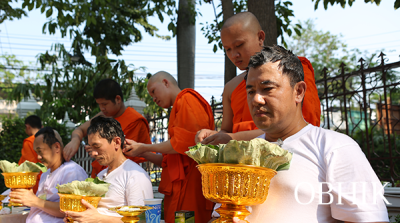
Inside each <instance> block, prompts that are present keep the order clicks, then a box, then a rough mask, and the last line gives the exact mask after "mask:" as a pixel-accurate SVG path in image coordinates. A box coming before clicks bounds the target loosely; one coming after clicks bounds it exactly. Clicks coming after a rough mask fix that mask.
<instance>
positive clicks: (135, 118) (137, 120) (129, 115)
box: [91, 107, 151, 178]
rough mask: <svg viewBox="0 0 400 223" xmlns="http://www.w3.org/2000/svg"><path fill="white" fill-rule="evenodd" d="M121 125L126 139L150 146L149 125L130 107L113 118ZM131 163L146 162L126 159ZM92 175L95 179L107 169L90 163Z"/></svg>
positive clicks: (96, 163)
mask: <svg viewBox="0 0 400 223" xmlns="http://www.w3.org/2000/svg"><path fill="white" fill-rule="evenodd" d="M114 119H115V120H117V121H118V122H119V123H120V124H121V128H122V131H123V132H124V134H125V138H126V139H132V140H134V141H136V142H141V143H146V144H151V140H150V135H149V132H150V131H149V123H148V122H147V120H146V119H145V118H144V117H143V115H141V114H140V113H139V112H137V111H136V110H135V109H133V108H131V107H127V108H126V109H125V111H124V113H122V115H121V116H119V117H117V118H114ZM127 158H129V159H130V160H132V161H133V162H136V163H143V162H145V161H147V160H146V159H145V158H143V157H127ZM92 167H93V169H92V174H91V177H92V178H95V177H96V176H97V174H98V173H100V171H102V170H103V169H105V168H107V166H102V165H100V164H99V162H97V160H95V161H93V162H92Z"/></svg>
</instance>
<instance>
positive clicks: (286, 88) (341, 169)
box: [234, 46, 389, 223]
mask: <svg viewBox="0 0 400 223" xmlns="http://www.w3.org/2000/svg"><path fill="white" fill-rule="evenodd" d="M303 79H304V74H303V70H302V66H301V62H300V61H299V59H298V58H297V57H296V56H295V55H294V54H293V53H291V52H290V51H287V50H286V49H284V48H283V47H280V46H273V47H264V48H263V50H262V51H261V52H259V53H257V54H256V55H254V56H253V57H251V59H250V62H249V72H248V76H247V81H246V91H247V101H248V106H249V108H250V112H251V114H252V117H253V120H254V122H255V124H256V126H257V127H258V128H259V129H261V130H263V131H264V132H265V134H264V135H262V136H260V137H262V138H264V139H266V140H267V141H269V142H275V143H276V144H279V145H280V146H281V147H282V148H283V149H286V150H288V151H290V152H292V153H293V159H292V161H291V165H290V169H289V170H287V171H279V172H278V174H277V175H276V176H275V177H274V178H273V179H272V180H271V185H270V189H269V194H268V197H267V200H266V201H265V202H264V203H263V204H260V205H255V206H252V207H251V214H250V215H249V216H248V217H247V218H246V220H248V221H249V222H251V223H258V222H260V223H263V222H274V223H280V222H282V223H287V222H307V223H310V222H321V223H326V222H338V220H340V221H344V222H388V221H389V219H388V213H387V210H386V206H385V203H384V197H383V189H382V185H381V183H380V181H379V179H378V177H377V176H376V174H375V172H374V171H373V169H372V168H371V165H370V164H369V162H368V160H367V159H366V157H365V155H364V154H363V152H362V151H361V149H360V147H359V146H358V144H357V143H356V142H355V141H354V140H353V139H351V138H350V137H348V136H346V135H344V134H341V133H337V132H334V131H331V130H327V129H323V128H318V127H315V126H312V125H310V124H308V123H307V122H306V121H304V119H303V116H302V109H301V106H302V101H303V98H304V94H305V91H306V88H307V86H306V84H305V82H304V81H303ZM353 188H354V189H353ZM234 222H237V223H238V222H242V221H240V220H238V219H237V218H235V219H234ZM243 222H244V221H243Z"/></svg>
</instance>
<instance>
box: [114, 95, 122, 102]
mask: <svg viewBox="0 0 400 223" xmlns="http://www.w3.org/2000/svg"><path fill="white" fill-rule="evenodd" d="M115 102H117V103H120V102H121V96H119V95H117V96H115Z"/></svg>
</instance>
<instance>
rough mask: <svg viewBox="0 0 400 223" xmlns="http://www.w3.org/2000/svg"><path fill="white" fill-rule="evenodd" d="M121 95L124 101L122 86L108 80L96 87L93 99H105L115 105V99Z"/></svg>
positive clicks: (100, 82) (102, 81)
mask: <svg viewBox="0 0 400 223" xmlns="http://www.w3.org/2000/svg"><path fill="white" fill-rule="evenodd" d="M117 95H119V96H120V97H121V100H122V101H124V95H123V94H122V89H121V86H120V85H119V84H118V82H116V81H115V80H113V79H110V78H107V79H103V80H101V81H99V83H97V84H96V87H94V91H93V97H94V98H95V99H98V98H104V99H106V100H110V101H112V102H113V103H115V97H117Z"/></svg>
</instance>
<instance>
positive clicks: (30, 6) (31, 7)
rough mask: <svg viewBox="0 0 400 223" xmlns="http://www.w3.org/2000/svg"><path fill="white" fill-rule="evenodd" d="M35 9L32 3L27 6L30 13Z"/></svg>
mask: <svg viewBox="0 0 400 223" xmlns="http://www.w3.org/2000/svg"><path fill="white" fill-rule="evenodd" d="M34 7H35V2H32V3H30V4H28V10H29V11H32V9H33V8H34Z"/></svg>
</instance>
